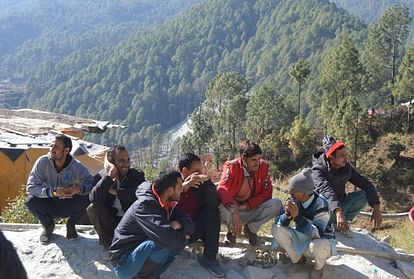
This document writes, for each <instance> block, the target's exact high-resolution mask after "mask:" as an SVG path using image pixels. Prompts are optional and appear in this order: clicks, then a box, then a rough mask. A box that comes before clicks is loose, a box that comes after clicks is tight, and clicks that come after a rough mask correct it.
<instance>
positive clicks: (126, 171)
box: [87, 145, 145, 251]
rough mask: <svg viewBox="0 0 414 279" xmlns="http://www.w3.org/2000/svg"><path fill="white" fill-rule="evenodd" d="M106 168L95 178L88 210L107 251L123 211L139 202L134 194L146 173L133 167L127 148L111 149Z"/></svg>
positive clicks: (100, 240)
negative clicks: (131, 166)
mask: <svg viewBox="0 0 414 279" xmlns="http://www.w3.org/2000/svg"><path fill="white" fill-rule="evenodd" d="M105 160H106V162H105V165H106V168H104V169H103V170H101V171H100V172H99V173H98V174H96V175H95V177H94V185H95V186H94V187H93V189H92V191H91V192H90V193H89V199H90V201H91V204H90V205H89V206H88V208H87V212H88V216H89V219H90V220H91V222H92V224H93V226H94V227H95V230H96V232H97V233H98V235H99V244H101V245H102V246H103V248H104V251H106V250H107V249H108V248H109V246H110V245H111V242H112V238H113V236H114V230H115V228H116V226H117V225H118V223H119V221H120V220H121V217H122V215H123V214H124V212H125V211H126V210H127V209H128V208H129V206H130V205H131V204H132V203H133V202H134V201H135V200H136V196H135V191H136V190H137V187H138V185H140V184H141V183H142V182H144V181H145V177H144V173H143V172H142V171H138V170H136V169H133V168H130V158H129V153H128V151H127V150H126V148H125V147H124V146H121V145H116V146H114V147H113V148H111V149H110V150H109V151H108V153H107V157H106V159H105Z"/></svg>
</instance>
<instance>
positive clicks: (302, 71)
mask: <svg viewBox="0 0 414 279" xmlns="http://www.w3.org/2000/svg"><path fill="white" fill-rule="evenodd" d="M309 74H310V68H309V64H308V62H306V61H305V60H303V59H300V60H298V62H296V63H295V64H293V65H292V67H291V69H290V76H291V77H293V78H294V79H295V81H296V83H297V84H298V110H297V117H300V94H301V91H302V86H303V84H304V83H305V82H306V80H307V79H308V77H309Z"/></svg>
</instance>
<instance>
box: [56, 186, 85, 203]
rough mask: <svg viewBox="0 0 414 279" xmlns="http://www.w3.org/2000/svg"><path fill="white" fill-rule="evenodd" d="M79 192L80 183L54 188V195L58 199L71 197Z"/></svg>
mask: <svg viewBox="0 0 414 279" xmlns="http://www.w3.org/2000/svg"><path fill="white" fill-rule="evenodd" d="M80 192H81V189H80V185H79V184H74V185H72V186H69V187H58V188H57V189H56V196H57V197H58V198H59V199H71V198H72V197H73V196H74V195H77V194H79V193H80Z"/></svg>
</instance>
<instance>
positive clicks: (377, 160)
mask: <svg viewBox="0 0 414 279" xmlns="http://www.w3.org/2000/svg"><path fill="white" fill-rule="evenodd" d="M398 144H401V145H403V146H404V147H405V150H404V151H402V152H401V153H400V156H396V155H395V154H396V153H395V150H396V146H397V145H398ZM358 167H359V169H360V170H361V171H362V172H363V173H364V174H366V175H367V176H369V177H370V178H371V179H372V180H374V182H375V184H376V185H377V187H378V190H379V192H380V195H381V200H382V207H383V208H384V209H385V211H386V212H407V211H409V210H410V208H411V207H412V206H413V205H414V138H413V136H412V135H402V134H388V135H385V136H383V137H381V138H380V139H379V140H378V143H377V144H376V145H375V146H374V147H373V148H371V150H370V151H368V152H367V153H366V154H364V155H363V156H362V157H361V159H360V160H359V164H358Z"/></svg>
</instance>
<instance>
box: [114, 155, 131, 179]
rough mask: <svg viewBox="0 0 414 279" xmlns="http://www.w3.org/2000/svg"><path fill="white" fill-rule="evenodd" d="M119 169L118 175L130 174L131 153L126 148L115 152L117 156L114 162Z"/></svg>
mask: <svg viewBox="0 0 414 279" xmlns="http://www.w3.org/2000/svg"><path fill="white" fill-rule="evenodd" d="M113 163H114V164H115V166H116V168H117V169H118V175H119V176H120V177H125V176H126V175H127V174H128V170H129V168H130V166H131V159H130V157H129V153H128V151H126V150H118V151H116V152H115V158H114V162H113Z"/></svg>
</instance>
